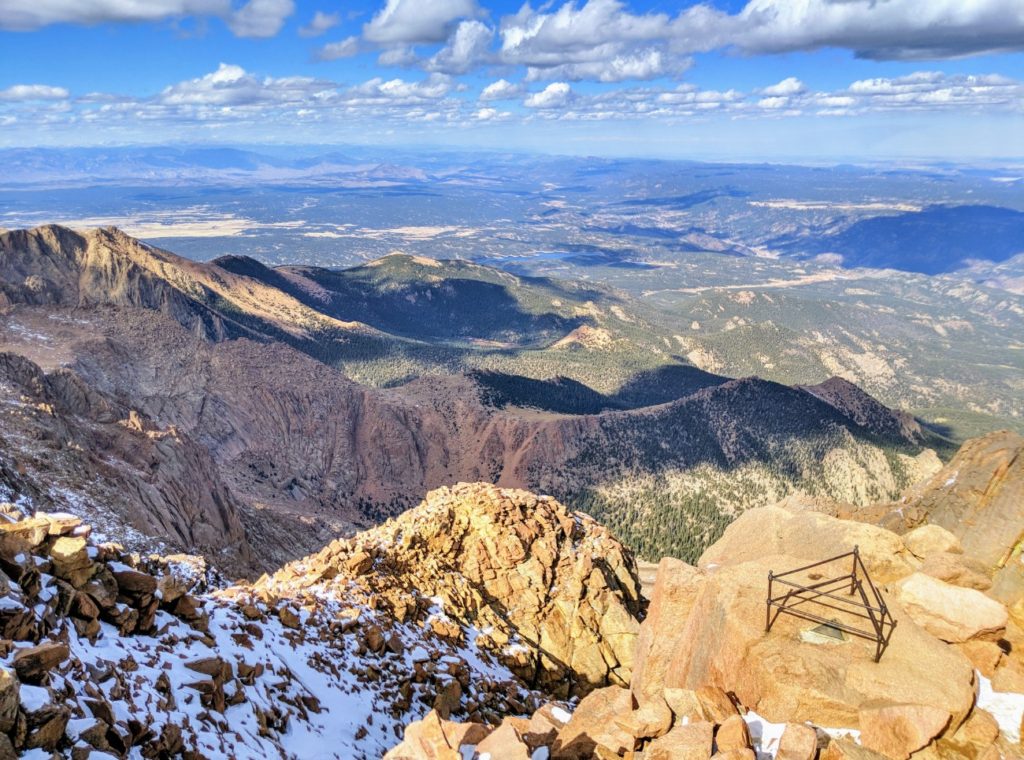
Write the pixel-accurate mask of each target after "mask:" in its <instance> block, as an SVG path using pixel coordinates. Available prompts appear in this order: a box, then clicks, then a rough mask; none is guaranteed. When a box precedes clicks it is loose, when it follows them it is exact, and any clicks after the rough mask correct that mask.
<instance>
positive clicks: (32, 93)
mask: <svg viewBox="0 0 1024 760" xmlns="http://www.w3.org/2000/svg"><path fill="white" fill-rule="evenodd" d="M69 94H70V93H68V91H67V90H65V89H64V88H63V87H52V86H50V85H48V84H16V85H13V86H11V87H8V88H7V89H6V90H0V100H13V101H20V100H63V99H65V98H67V97H68V95H69Z"/></svg>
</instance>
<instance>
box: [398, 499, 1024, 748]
mask: <svg viewBox="0 0 1024 760" xmlns="http://www.w3.org/2000/svg"><path fill="white" fill-rule="evenodd" d="M829 511H834V505H823V506H822V508H820V509H819V508H817V507H816V506H815V505H814V504H808V503H803V504H793V503H790V504H788V505H786V506H774V507H766V508H759V509H753V510H750V511H748V512H746V513H745V514H743V515H742V516H741V517H740V518H739V519H737V520H736V521H735V522H733V523H732V525H730V526H729V527H728V528H727V529H726V531H725V534H724V535H723V536H722V538H721V539H720V540H719V541H718V542H716V543H715V544H714V545H713V546H711V547H710V548H709V549H708V550H707V551H706V552H705V553H704V555H703V556H702V557H701V558H700V559H699V561H698V562H697V564H696V565H689V564H687V563H685V562H682V561H680V560H677V559H673V558H664V559H663V560H662V561H661V563H660V564H659V565H658V568H657V575H656V580H655V583H654V586H653V589H652V592H651V595H650V600H649V606H648V608H647V610H646V615H645V618H644V620H643V621H642V622H641V623H640V626H639V635H638V636H637V638H636V646H635V649H634V652H633V660H632V661H633V669H632V674H631V677H630V680H629V684H628V685H625V686H623V685H610V686H607V687H604V688H601V689H597V690H594V691H591V692H590V693H589V694H587V695H586V696H585V697H584V698H583V699H582V700H580V701H579V702H578V703H575V704H573V705H571V706H570V709H567V710H563V709H561V708H552V707H551V706H546V707H544V708H542V709H540V710H539V711H537V712H535V713H534V714H533V715H532V716H524V717H508V718H506V719H505V720H504V721H503V722H502V724H501V725H500V727H498V728H497V729H494V728H492V727H490V726H485V725H470V726H467V725H465V724H460V723H455V722H447V721H445V720H444V719H442V718H441V717H440V716H438V715H434V714H431V715H428V716H426V718H424V719H422V720H420V721H418V722H415V723H412V724H410V725H409V726H408V727H407V728H406V731H405V734H404V738H403V741H402V743H401V744H399V745H398V746H396V747H395V748H394V749H392V750H391V752H390V753H389V754H388V756H387V757H389V758H394V759H396V760H397V759H398V758H401V759H403V760H422V759H423V758H442V757H451V758H458V757H460V756H461V757H473V758H483V757H490V758H531V757H550V758H555V759H559V758H561V759H563V760H578V759H581V758H592V757H596V758H616V757H618V758H634V759H636V758H643V759H644V760H649V759H651V758H657V759H658V760H661V759H662V758H664V759H665V760H669V759H670V758H694V759H695V760H696V759H701V760H704V759H706V758H712V757H714V758H720V759H722V760H724V759H725V758H730V759H735V760H741V758H754V757H755V754H756V756H757V757H774V758H777V759H784V760H815V758H818V759H819V760H839V759H840V758H857V759H859V760H882V759H883V758H889V759H890V760H906V759H907V758H928V759H929V760H932V759H934V760H945V759H947V758H948V759H949V760H954V759H955V760H981V759H984V760H996V759H997V758H1001V757H1021V756H1024V751H1022V745H1021V743H1020V740H1021V721H1022V717H1024V693H1022V692H1024V690H1022V689H1021V688H1020V683H1021V681H1020V676H1019V674H1020V672H1021V670H1020V664H1021V654H1020V652H1021V651H1024V637H1022V634H1024V628H1022V627H1021V623H1022V622H1024V620H1022V619H1021V618H1020V617H1019V615H1018V614H1017V612H1016V610H1015V609H1013V608H1010V609H1008V608H1007V606H1006V605H1004V604H1003V603H1002V602H1000V601H999V600H998V599H997V598H995V597H994V596H993V595H992V591H991V589H992V586H991V578H992V576H993V574H995V575H998V573H999V571H998V570H997V569H993V568H989V567H987V566H986V565H985V564H984V562H983V561H981V560H979V559H978V558H976V557H973V556H972V555H970V554H968V553H966V552H967V551H968V550H967V548H966V547H965V546H964V545H963V544H962V543H961V541H960V539H959V538H957V536H956V535H954V534H953V533H952V532H950V531H948V530H946V529H945V528H943V527H941V526H939V525H937V524H934V523H927V522H926V523H924V524H922V525H920V526H918V527H917V528H914V529H912V530H909V531H907V532H905V533H903V534H899V533H896V532H893V531H890V530H888V529H886V528H883V527H880V526H876V525H871V524H867V523H865V522H862V521H857V520H848V519H841V518H838V517H835V516H833V515H832V514H828V512H829ZM855 546H856V547H858V548H859V552H860V556H861V560H862V561H863V564H864V569H865V570H866V572H867V573H868V574H869V576H870V577H871V578H872V579H873V580H874V582H875V583H877V584H878V588H879V591H880V593H881V595H882V599H883V600H884V601H885V604H886V605H887V607H888V609H889V610H890V612H891V614H892V616H893V618H894V619H895V623H896V625H895V629H894V632H893V635H892V637H891V640H890V642H889V646H888V648H887V649H886V650H885V651H884V654H883V655H882V657H881V659H880V661H878V662H875V659H874V642H872V641H868V640H864V639H861V638H858V637H855V636H851V635H849V634H845V633H839V634H838V635H831V634H829V632H828V630H827V629H826V630H824V631H822V630H821V629H820V627H819V626H818V625H817V624H816V623H815V622H813V621H808V620H806V619H800V618H797V617H793V616H789V615H781V616H779V617H778V618H777V619H776V621H775V623H774V625H773V626H772V628H771V631H770V632H769V633H766V632H765V612H766V608H765V599H766V592H767V577H768V573H769V571H774V572H782V571H785V570H789V569H793V568H798V567H802V566H804V565H807V564H809V563H811V562H814V561H817V560H821V559H825V558H827V557H829V556H832V555H835V554H839V553H843V552H849V551H851V550H852V549H853V548H854V547H855ZM947 556H953V557H958V558H960V561H961V562H962V564H963V565H964V566H968V567H972V568H975V570H974V572H973V573H965V574H959V575H957V574H952V575H950V574H945V575H944V574H943V573H940V572H937V569H938V568H941V567H943V565H941V564H939V563H937V562H936V559H937V558H940V557H947ZM847 559H849V558H847ZM849 571H850V569H849V567H845V566H844V567H840V568H837V569H835V573H834V574H835V575H842V574H844V573H848V572H849ZM823 573H824V574H825V577H830V575H831V572H830V571H828V570H827V569H822V571H821V572H820V573H819V572H817V570H815V571H814V574H804V575H803V576H801V582H803V583H813V582H815V581H820V580H821V579H822V577H823ZM982 579H988V581H989V585H986V584H984V583H981V582H980V581H981V580H982ZM979 586H982V587H984V590H982V589H980V588H979ZM776 590H778V589H776ZM825 614H830V615H832V618H833V620H835V621H836V622H841V623H847V624H849V623H850V622H851V621H853V622H856V621H855V620H854V619H853V618H851V617H849V616H848V615H847V614H846V613H843V612H836V611H834V610H833V611H831V612H829V611H826V612H825ZM459 753H461V755H460V754H459Z"/></svg>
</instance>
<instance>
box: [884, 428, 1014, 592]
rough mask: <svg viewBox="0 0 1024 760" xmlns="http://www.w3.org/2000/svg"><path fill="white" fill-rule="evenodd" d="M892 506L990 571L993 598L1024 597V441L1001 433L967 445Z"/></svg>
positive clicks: (1010, 434)
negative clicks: (952, 539)
mask: <svg viewBox="0 0 1024 760" xmlns="http://www.w3.org/2000/svg"><path fill="white" fill-rule="evenodd" d="M894 507H895V509H896V510H902V511H903V512H904V513H907V512H912V513H915V514H917V515H918V516H919V517H918V519H919V520H922V521H926V522H927V523H929V524H931V525H936V526H940V527H942V528H944V529H946V530H947V531H949V533H950V534H952V535H953V536H956V538H957V539H959V543H960V545H961V547H962V549H963V552H964V553H965V554H967V555H969V556H970V557H972V558H974V559H975V560H977V561H980V562H982V563H983V564H984V565H985V566H986V567H987V568H988V569H989V571H990V572H992V573H994V580H993V587H992V590H991V594H992V596H994V597H995V598H996V599H999V600H1000V601H1002V602H1003V603H1005V604H1006V605H1007V606H1008V607H1013V605H1014V604H1016V603H1017V602H1018V601H1020V600H1022V599H1024V563H1022V562H1021V561H1020V559H1021V550H1022V544H1021V536H1022V535H1024V437H1022V436H1020V435H1018V434H1016V433H1011V432H1009V431H1001V432H996V433H990V434H988V435H985V436H982V437H980V438H975V439H972V440H970V441H967V442H966V443H965V444H964V445H963V446H962V447H961V448H960V451H959V452H957V454H956V456H954V457H953V459H952V460H951V461H950V462H949V464H947V465H946V466H945V467H943V468H942V469H941V470H940V471H939V472H937V473H936V474H935V475H934V476H932V477H931V478H929V479H928V480H926V481H925V482H923V483H921V484H920V485H918V486H915V487H914V488H912V489H911V490H910V491H909V492H908V493H907V494H906V495H905V496H904V498H903V499H901V500H900V502H899V503H898V504H897V505H894Z"/></svg>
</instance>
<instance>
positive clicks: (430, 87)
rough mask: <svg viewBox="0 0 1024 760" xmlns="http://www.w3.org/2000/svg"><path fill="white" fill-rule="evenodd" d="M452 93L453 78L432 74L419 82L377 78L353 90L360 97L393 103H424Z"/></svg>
mask: <svg viewBox="0 0 1024 760" xmlns="http://www.w3.org/2000/svg"><path fill="white" fill-rule="evenodd" d="M451 91H452V78H451V77H449V76H447V75H445V74H431V75H430V76H429V77H427V78H426V79H424V80H421V81H419V82H408V81H406V80H404V79H389V80H387V81H385V80H383V79H381V78H379V77H377V78H374V79H371V80H369V81H368V82H364V83H363V84H361V85H359V86H358V87H355V88H353V92H354V93H355V94H356V95H359V96H364V97H365V96H369V97H376V98H384V99H387V100H392V101H403V102H412V101H423V100H437V99H439V98H443V97H444V96H446V95H447V94H448V93H449V92H451Z"/></svg>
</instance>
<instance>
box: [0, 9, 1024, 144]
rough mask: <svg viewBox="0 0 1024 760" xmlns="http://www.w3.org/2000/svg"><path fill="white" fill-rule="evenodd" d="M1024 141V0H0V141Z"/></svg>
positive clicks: (686, 142)
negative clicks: (700, 0) (537, 0)
mask: <svg viewBox="0 0 1024 760" xmlns="http://www.w3.org/2000/svg"><path fill="white" fill-rule="evenodd" d="M171 143H188V144H205V143H211V144H256V143H259V144H289V145H291V144H324V145H327V144H331V145H337V144H346V143H349V144H350V143H357V144H368V145H388V144H393V145H403V146H445V147H459V148H481V149H502V150H526V151H543V152H550V153H562V154H588V155H622V156H653V157H666V158H696V159H701V158H705V159H706V158H714V159H730V158H733V159H736V160H750V159H757V160H801V159H804V160H818V159H832V160H854V161H856V160H864V161H867V160H886V159H895V158H900V159H919V158H920V159H938V160H951V161H973V160H981V159H984V160H996V161H998V160H1003V159H1011V160H1016V159H1020V158H1022V157H1024V0H748V1H744V0H714V1H712V2H705V3H700V4H694V3H687V2H669V1H668V0H576V1H575V2H572V1H570V2H562V1H561V0H550V1H548V2H542V3H537V4H529V3H527V4H519V3H517V2H502V1H499V0H0V147H41V146H69V145H123V144H171Z"/></svg>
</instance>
